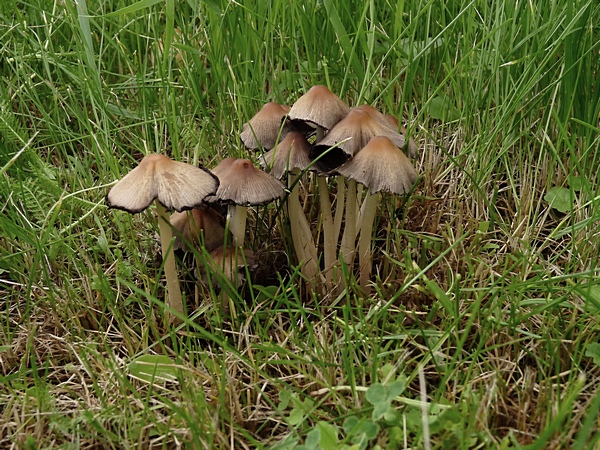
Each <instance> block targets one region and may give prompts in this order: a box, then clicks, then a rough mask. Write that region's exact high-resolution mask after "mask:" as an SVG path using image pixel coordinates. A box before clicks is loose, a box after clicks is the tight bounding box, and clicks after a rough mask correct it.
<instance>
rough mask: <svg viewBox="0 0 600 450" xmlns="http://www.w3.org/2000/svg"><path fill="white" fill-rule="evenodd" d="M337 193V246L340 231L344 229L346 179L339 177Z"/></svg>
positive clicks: (335, 222)
mask: <svg viewBox="0 0 600 450" xmlns="http://www.w3.org/2000/svg"><path fill="white" fill-rule="evenodd" d="M336 181H337V193H336V194H335V199H336V200H335V217H334V219H333V241H334V242H335V243H336V244H337V242H338V240H339V239H340V230H341V228H342V218H343V217H344V201H345V200H346V183H345V182H344V177H342V176H340V175H338V176H337V177H336Z"/></svg>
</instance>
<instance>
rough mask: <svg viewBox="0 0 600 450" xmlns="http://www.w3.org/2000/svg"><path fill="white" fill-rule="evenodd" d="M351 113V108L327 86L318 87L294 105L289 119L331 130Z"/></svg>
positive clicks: (311, 89)
mask: <svg viewBox="0 0 600 450" xmlns="http://www.w3.org/2000/svg"><path fill="white" fill-rule="evenodd" d="M349 112H350V107H349V106H348V105H346V103H344V101H343V100H342V99H340V98H339V97H338V96H337V95H335V94H334V93H333V92H331V90H329V88H328V87H327V86H322V85H316V86H313V87H312V88H310V89H309V90H308V92H307V93H306V94H304V95H303V96H301V97H300V98H299V99H298V100H296V102H295V103H294V104H293V105H292V109H290V112H289V113H288V117H289V118H290V120H292V122H296V121H298V122H304V123H308V124H310V125H311V126H313V127H315V128H316V127H321V128H323V129H325V130H329V129H331V128H332V127H333V126H334V125H335V124H336V123H338V122H339V121H340V120H342V119H343V118H344V117H346V115H347V114H348V113H349Z"/></svg>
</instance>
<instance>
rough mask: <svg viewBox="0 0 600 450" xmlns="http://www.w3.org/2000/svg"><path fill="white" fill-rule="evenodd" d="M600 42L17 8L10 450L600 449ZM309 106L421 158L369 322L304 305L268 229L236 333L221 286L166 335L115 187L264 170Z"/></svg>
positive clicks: (365, 303) (383, 24) (499, 19)
mask: <svg viewBox="0 0 600 450" xmlns="http://www.w3.org/2000/svg"><path fill="white" fill-rule="evenodd" d="M598 26H600V8H599V7H598V5H597V4H596V2H594V1H592V0H576V1H574V2H567V1H562V0H557V1H555V2H550V3H549V4H548V3H545V2H539V1H532V2H517V3H510V2H483V1H478V0H473V1H466V0H460V1H456V2H446V3H445V4H443V5H442V4H440V3H439V2H427V1H419V0H417V1H414V2H406V3H405V2H387V1H384V0H371V1H369V2H333V1H331V0H324V1H323V2H308V3H306V2H305V3H304V4H303V5H301V4H300V2H277V1H271V2H256V4H252V5H250V4H241V3H235V2H223V1H219V0H216V1H208V2H200V1H188V2H175V1H173V0H167V1H165V2H157V1H152V0H142V1H139V2H136V3H132V2H126V1H123V0H110V1H106V2H93V1H90V2H85V1H84V0H78V1H76V2H72V1H48V0H31V1H29V2H24V1H21V0H10V1H5V2H3V3H2V5H1V6H0V36H1V39H0V61H2V62H1V63H0V75H1V77H2V82H1V83H0V210H1V211H2V214H1V215H0V307H1V308H2V315H1V316H0V319H1V324H0V381H1V383H0V444H1V445H2V447H5V448H27V449H33V448H40V449H42V448H56V447H59V448H178V447H184V448H257V447H258V448H278V449H284V448H305V449H309V448H310V449H314V448H319V447H320V448H324V449H325V448H530V449H537V448H557V449H558V448H576V449H584V448H585V449H588V448H600V447H599V446H600V444H599V442H600V432H599V429H598V427H599V422H598V412H599V409H600V401H599V400H598V399H599V398H600V395H599V394H600V382H599V380H600V368H599V365H600V349H599V348H600V345H599V344H598V342H599V336H600V326H599V322H598V318H599V317H600V272H599V269H598V268H599V267H600V263H599V259H600V251H599V246H598V242H600V195H599V193H598V192H599V191H598V186H599V183H600V180H599V178H598V172H599V170H598V169H599V168H600V151H599V150H600V132H599V131H600V123H599V117H600V89H599V86H598V71H599V68H600V40H599V39H598V32H597V28H598ZM314 84H327V85H328V86H330V88H331V89H332V90H333V91H334V92H336V93H337V94H338V95H340V97H342V98H343V99H344V100H345V101H347V102H348V104H350V105H358V104H360V103H370V104H373V105H374V106H376V107H378V108H380V109H381V110H382V111H384V112H388V113H391V114H394V115H396V116H397V117H401V118H402V122H404V123H406V124H407V129H408V132H409V134H410V135H411V136H412V137H413V138H414V139H415V140H416V141H417V142H418V144H419V155H418V158H417V159H416V160H414V164H415V167H416V168H417V170H418V172H419V174H420V175H421V180H420V182H419V185H418V186H417V188H416V190H415V192H414V193H413V194H412V195H410V196H409V197H408V198H406V199H396V198H391V197H385V198H384V201H383V203H382V205H381V212H380V214H379V218H378V222H377V223H376V226H377V231H376V233H375V235H374V239H375V245H376V248H377V249H378V252H377V253H378V254H377V255H376V261H375V267H374V269H375V270H374V271H375V272H376V274H377V276H376V277H374V278H373V280H374V283H375V288H374V293H373V295H371V296H369V297H367V298H366V297H364V296H363V295H361V294H360V290H358V289H356V283H355V280H354V279H353V276H352V274H347V279H348V286H349V288H348V289H346V290H344V291H342V292H341V293H340V294H339V295H325V296H321V295H317V294H312V295H311V293H306V292H304V291H303V290H302V289H301V283H300V276H299V275H298V272H297V271H295V270H294V268H293V266H290V265H289V264H288V259H287V257H286V255H287V249H289V248H290V247H289V243H288V242H286V239H285V235H282V234H281V233H280V232H279V230H280V229H282V228H280V227H275V228H270V226H269V225H270V224H272V223H275V222H276V217H275V214H276V208H275V207H268V208H261V209H259V210H255V211H254V213H253V215H252V216H251V218H250V223H251V224H253V225H254V227H253V229H252V230H251V232H250V235H249V240H250V243H251V246H252V248H253V250H254V251H255V253H256V254H257V255H259V256H260V258H259V261H260V263H261V264H260V265H259V268H258V269H257V272H258V273H257V274H251V275H252V277H251V279H250V281H249V282H248V283H247V286H246V288H245V289H244V290H243V291H242V292H241V293H240V294H238V293H236V292H235V291H234V290H232V289H230V299H231V302H232V304H233V306H234V308H232V310H231V313H229V314H228V313H226V312H224V311H223V310H222V309H221V307H220V306H221V304H220V300H218V298H217V293H216V292H215V291H214V290H213V289H212V288H209V287H207V286H206V285H199V287H198V289H200V292H201V293H202V295H201V296H199V297H198V298H197V299H196V298H194V296H193V295H191V296H189V297H188V301H189V303H190V305H189V310H190V319H189V320H187V321H186V325H185V329H186V334H184V335H183V336H182V334H180V333H179V334H177V333H176V332H175V331H174V330H172V329H169V328H168V327H167V328H165V327H164V326H163V303H162V302H163V300H164V284H163V282H162V277H163V274H162V269H161V267H160V260H161V258H160V254H159V250H158V242H157V239H156V236H155V233H156V230H155V229H153V226H152V225H151V224H152V223H153V222H154V221H153V220H148V219H150V215H151V214H153V212H152V211H149V212H146V213H143V214H141V215H136V216H133V217H131V216H129V215H127V214H125V213H122V212H119V211H109V210H107V207H106V205H105V203H104V195H105V194H106V192H107V191H108V189H109V186H110V185H111V183H113V182H114V181H115V180H117V179H118V178H119V177H121V176H122V175H123V174H125V173H126V172H127V171H128V170H130V169H131V168H133V167H134V166H135V164H136V162H138V161H139V160H140V159H141V157H142V156H143V155H145V154H148V153H152V152H160V153H166V154H168V155H169V156H171V157H173V158H174V159H177V160H180V161H187V162H190V163H193V164H197V163H201V164H204V165H206V166H207V167H209V168H210V167H214V166H215V165H216V164H217V163H218V161H219V160H220V159H222V158H223V157H226V156H248V154H247V152H246V151H245V150H244V149H243V147H242V145H241V143H240V141H239V138H238V134H239V132H240V131H241V128H242V124H243V123H244V122H246V121H247V120H248V119H249V118H250V117H252V116H253V115H254V113H255V112H256V111H257V110H258V109H259V108H260V106H261V105H262V104H263V103H265V102H267V101H279V102H281V103H288V104H291V103H293V102H294V101H295V99H296V98H298V97H299V96H300V95H302V94H303V93H304V92H306V90H308V88H310V87H311V86H312V85H314ZM250 157H251V158H253V159H255V155H250ZM552 188H563V189H564V190H563V191H561V192H563V193H566V195H567V197H566V198H567V199H568V201H567V205H566V208H563V210H564V212H561V211H559V210H558V209H557V208H556V206H557V205H556V204H553V205H550V204H549V200H548V197H547V196H546V195H547V193H548V192H549V191H550V190H551V189H552ZM283 229H284V228H283ZM292 262H293V261H292ZM180 267H181V269H182V272H183V276H186V275H185V272H186V271H185V270H184V268H183V266H180ZM187 278H188V279H190V275H189V274H188V275H187ZM193 292H194V288H193V283H188V293H193ZM142 355H143V357H147V356H148V355H163V356H164V357H167V358H168V359H166V360H165V359H154V360H151V361H154V362H157V363H160V364H159V365H158V366H157V367H156V368H157V372H156V373H155V374H154V375H155V377H156V376H159V375H160V376H161V377H162V378H165V380H162V379H157V378H155V377H153V376H152V373H153V372H152V370H150V375H149V378H148V374H146V375H144V373H143V371H140V369H139V367H140V365H139V364H140V362H139V361H140V359H139V358H140V356H142ZM165 361H167V362H168V364H166V365H164V362H165ZM136 364H137V365H136ZM142 367H143V365H142ZM152 367H153V366H152V365H150V368H151V369H152ZM159 378H160V377H159ZM420 378H421V381H420ZM422 396H424V398H425V399H426V401H427V404H426V405H425V408H424V409H423V405H422V404H421V398H422ZM352 445H355V447H352ZM301 446H303V447H301ZM344 446H345V447H344ZM378 446H379V447H378Z"/></svg>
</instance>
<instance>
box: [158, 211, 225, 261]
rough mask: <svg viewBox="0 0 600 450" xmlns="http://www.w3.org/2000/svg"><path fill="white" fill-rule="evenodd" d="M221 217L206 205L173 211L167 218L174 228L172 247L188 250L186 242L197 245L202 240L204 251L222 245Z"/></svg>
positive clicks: (223, 230)
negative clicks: (199, 207)
mask: <svg viewBox="0 0 600 450" xmlns="http://www.w3.org/2000/svg"><path fill="white" fill-rule="evenodd" d="M221 219H222V218H221V216H220V215H219V214H218V213H217V212H216V211H214V210H213V209H212V208H208V207H206V208H202V209H198V208H194V209H191V210H189V211H182V212H176V213H173V214H172V215H171V217H170V218H169V220H170V222H171V225H173V228H174V229H175V230H176V233H175V235H176V238H175V242H174V243H173V249H174V250H178V249H183V250H185V251H190V248H189V247H188V244H192V245H198V246H199V245H200V243H202V242H203V243H204V248H205V249H206V251H208V252H211V251H213V250H214V249H216V248H217V247H219V246H221V245H223V241H224V239H225V228H223V226H222V225H221ZM202 235H204V239H202Z"/></svg>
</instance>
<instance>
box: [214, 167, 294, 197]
mask: <svg viewBox="0 0 600 450" xmlns="http://www.w3.org/2000/svg"><path fill="white" fill-rule="evenodd" d="M227 159H228V161H227V162H226V164H225V166H226V167H225V168H224V169H222V170H221V169H219V170H217V169H216V168H215V170H217V172H218V174H219V175H218V177H219V180H220V184H219V188H218V189H217V192H216V194H215V195H213V196H210V197H209V198H207V201H209V202H221V203H228V204H235V205H240V206H250V205H262V204H265V203H269V202H271V201H273V200H275V199H276V198H281V197H283V194H284V191H283V184H281V181H279V180H278V179H276V178H275V177H274V176H273V175H270V174H268V173H267V172H265V171H263V170H261V169H259V168H258V167H256V166H255V165H254V164H252V161H250V160H248V159H237V158H227ZM221 164H222V163H221ZM221 164H219V166H220V165H221ZM217 167H218V166H217Z"/></svg>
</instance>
